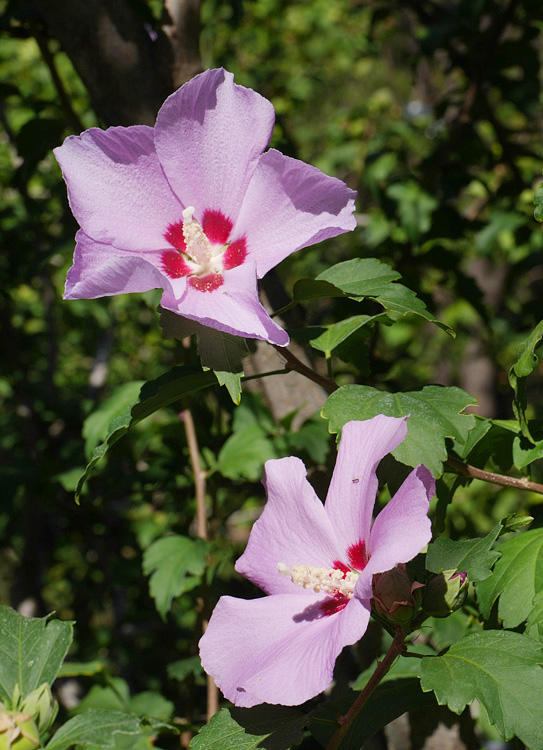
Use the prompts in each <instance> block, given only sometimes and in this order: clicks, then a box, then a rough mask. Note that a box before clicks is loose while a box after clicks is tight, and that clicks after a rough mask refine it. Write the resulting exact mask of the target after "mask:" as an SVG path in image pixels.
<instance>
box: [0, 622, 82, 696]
mask: <svg viewBox="0 0 543 750" xmlns="http://www.w3.org/2000/svg"><path fill="white" fill-rule="evenodd" d="M50 618H51V615H48V616H47V617H40V618H37V617H23V615H20V614H19V613H18V612H16V611H15V610H13V609H11V608H10V607H0V698H2V700H4V701H5V702H6V703H7V704H11V701H12V699H13V698H14V696H15V695H16V694H17V693H18V694H19V697H20V698H21V699H24V698H25V697H26V696H27V695H29V694H30V693H31V692H32V691H33V690H36V688H38V687H39V686H40V685H42V684H43V683H44V682H46V683H48V684H49V685H52V684H53V682H54V681H55V678H56V677H57V675H58V673H59V672H60V669H61V666H62V662H63V661H64V658H65V656H66V653H67V651H68V648H69V647H70V644H71V642H72V639H73V628H72V623H71V622H62V621H61V620H51V619H50ZM17 686H18V691H17ZM15 708H16V706H14V709H15Z"/></svg>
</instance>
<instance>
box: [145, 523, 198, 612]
mask: <svg viewBox="0 0 543 750" xmlns="http://www.w3.org/2000/svg"><path fill="white" fill-rule="evenodd" d="M205 556H206V544H205V542H204V541H203V540H202V539H189V538H188V537H185V536H179V535H178V534H174V535H172V536H167V537H164V538H163V539H157V541H155V542H153V543H152V544H151V545H150V546H149V547H147V549H146V550H145V553H144V555H143V572H144V573H145V575H150V576H151V577H150V579H149V592H150V594H151V596H152V597H153V599H154V600H155V604H156V608H157V610H158V611H159V612H160V615H161V616H162V619H165V618H166V614H167V613H168V612H169V610H170V607H171V604H172V599H173V598H174V597H175V596H180V595H181V594H182V593H183V592H184V591H185V590H186V586H187V584H188V583H189V581H188V576H189V575H192V576H201V575H202V574H203V572H204V569H205Z"/></svg>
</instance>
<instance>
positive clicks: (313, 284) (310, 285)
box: [275, 278, 346, 315]
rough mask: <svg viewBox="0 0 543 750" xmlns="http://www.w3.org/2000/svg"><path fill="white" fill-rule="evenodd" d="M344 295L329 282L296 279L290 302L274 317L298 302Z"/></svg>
mask: <svg viewBox="0 0 543 750" xmlns="http://www.w3.org/2000/svg"><path fill="white" fill-rule="evenodd" d="M345 296H346V294H345V292H343V291H342V290H341V289H339V288H338V287H337V286H334V284H331V283H330V282H329V281H321V280H320V279H319V278H317V279H298V281H296V282H295V284H294V288H293V289H292V297H293V299H292V302H291V303H290V304H289V305H288V306H287V307H283V308H282V309H281V310H279V311H278V312H277V313H275V314H276V315H278V314H280V313H282V312H284V311H285V310H286V309H289V308H291V307H294V305H297V304H298V302H305V301H306V300H308V299H322V298H323V297H345Z"/></svg>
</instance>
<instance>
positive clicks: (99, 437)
mask: <svg viewBox="0 0 543 750" xmlns="http://www.w3.org/2000/svg"><path fill="white" fill-rule="evenodd" d="M143 385H145V380H134V381H132V382H131V383H125V384H124V385H121V386H119V387H118V388H115V390H114V391H113V393H112V394H111V396H110V397H109V398H107V399H106V400H105V401H103V402H102V403H101V404H100V406H99V407H98V409H96V411H93V412H92V414H89V416H88V417H87V418H86V419H85V422H84V424H83V431H82V434H83V437H84V438H85V455H86V457H87V459H88V458H90V456H91V455H92V452H93V450H94V449H95V448H96V446H97V445H98V443H101V442H102V441H103V440H105V439H106V437H107V434H108V427H109V425H110V424H111V423H112V422H113V420H114V419H116V418H117V417H119V416H121V415H122V414H124V413H125V412H126V410H127V409H129V408H130V407H132V406H133V405H134V404H135V403H136V401H137V399H138V396H139V393H140V391H141V388H142V386H143Z"/></svg>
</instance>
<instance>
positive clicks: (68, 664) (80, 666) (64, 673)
mask: <svg viewBox="0 0 543 750" xmlns="http://www.w3.org/2000/svg"><path fill="white" fill-rule="evenodd" d="M103 671H104V665H103V664H102V662H101V661H86V662H80V661H65V662H64V664H63V665H62V667H61V668H60V670H59V673H58V677H90V676H91V675H95V674H98V673H99V672H103Z"/></svg>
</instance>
